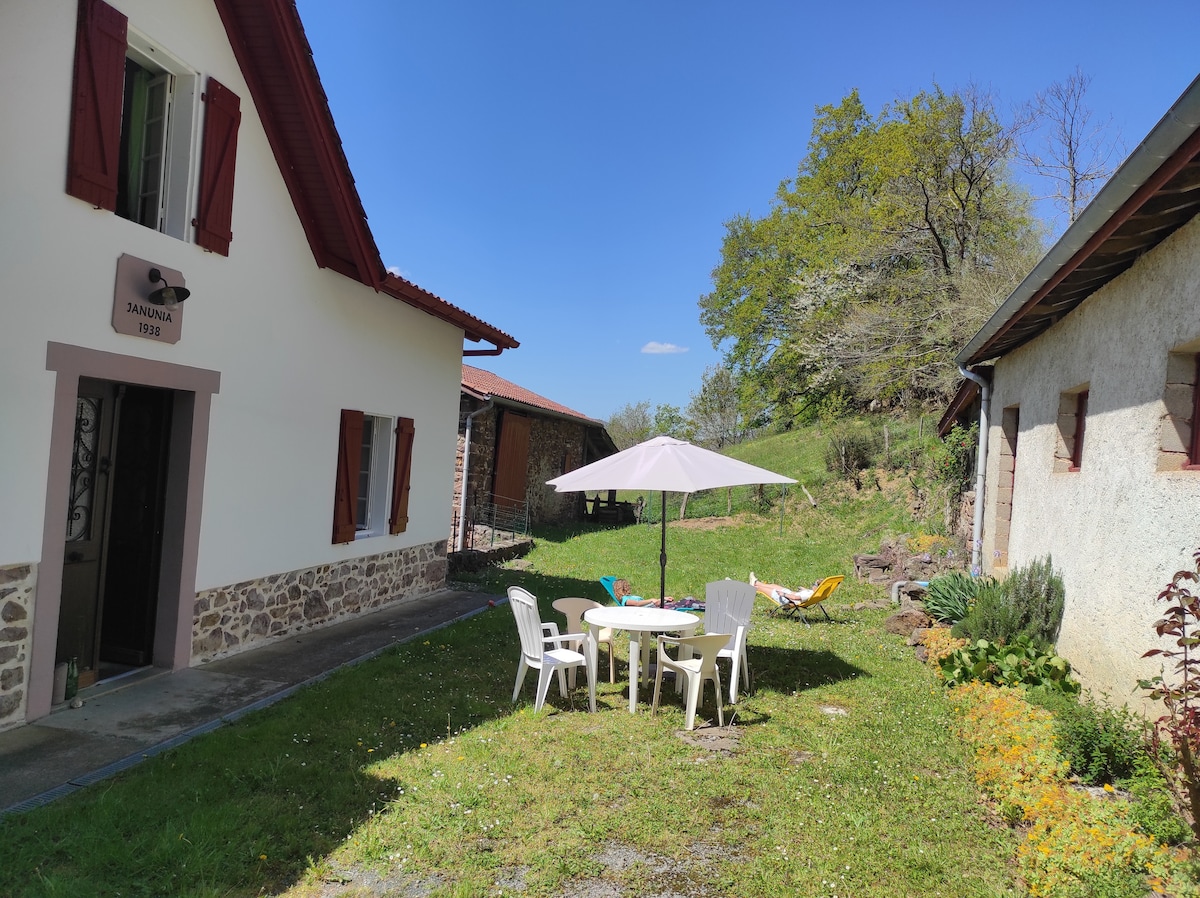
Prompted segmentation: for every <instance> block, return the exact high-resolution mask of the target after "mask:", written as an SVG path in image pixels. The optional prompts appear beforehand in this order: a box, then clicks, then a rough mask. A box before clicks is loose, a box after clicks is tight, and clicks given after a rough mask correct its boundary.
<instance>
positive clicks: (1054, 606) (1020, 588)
mask: <svg viewBox="0 0 1200 898" xmlns="http://www.w3.org/2000/svg"><path fill="white" fill-rule="evenodd" d="M1004 588H1005V592H1006V593H1007V595H1008V601H1009V604H1011V605H1012V606H1013V608H1015V609H1016V610H1017V614H1018V616H1019V618H1020V619H1021V622H1022V623H1021V632H1022V633H1024V634H1025V635H1026V636H1028V637H1029V638H1030V639H1032V640H1033V641H1034V642H1036V643H1037V644H1038V645H1042V646H1051V645H1054V641H1055V640H1056V639H1057V638H1058V629H1059V627H1060V626H1061V625H1062V616H1063V603H1064V601H1065V595H1066V594H1065V591H1064V590H1063V583H1062V577H1060V576H1059V575H1058V574H1056V573H1055V572H1054V565H1053V563H1052V562H1051V560H1050V556H1049V555H1047V556H1046V557H1045V558H1044V559H1042V558H1037V559H1034V560H1033V561H1031V562H1029V564H1027V565H1024V566H1023V567H1019V568H1017V569H1016V570H1015V571H1013V572H1012V573H1011V574H1009V575H1008V578H1007V579H1006V580H1005V581H1004Z"/></svg>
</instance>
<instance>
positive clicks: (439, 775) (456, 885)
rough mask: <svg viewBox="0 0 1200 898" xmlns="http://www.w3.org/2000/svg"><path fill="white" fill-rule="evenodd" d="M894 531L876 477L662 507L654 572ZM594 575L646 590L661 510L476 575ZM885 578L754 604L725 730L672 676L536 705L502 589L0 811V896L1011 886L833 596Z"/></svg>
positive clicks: (942, 712) (592, 584)
mask: <svg viewBox="0 0 1200 898" xmlns="http://www.w3.org/2000/svg"><path fill="white" fill-rule="evenodd" d="M905 523H906V522H905V521H904V518H903V515H902V514H899V513H898V512H897V511H896V510H895V506H894V504H893V503H891V502H889V501H888V500H887V498H886V497H885V496H884V494H883V493H879V492H877V491H876V492H864V494H862V495H861V496H860V497H859V498H858V500H857V501H854V502H849V503H840V504H837V505H834V504H832V503H828V504H827V503H826V502H825V501H824V499H822V505H821V506H820V507H818V508H816V509H813V508H812V507H811V506H808V505H807V503H803V505H799V506H797V508H796V510H795V511H794V512H793V513H789V514H788V515H787V518H786V521H785V524H784V526H782V527H781V524H780V520H779V518H778V517H776V516H774V515H772V516H769V517H764V518H755V517H749V518H745V519H743V520H741V521H740V523H739V524H738V526H712V525H711V523H704V524H700V523H694V522H686V523H685V524H678V523H674V524H672V525H671V526H670V527H669V534H668V553H669V557H670V561H669V565H668V581H667V586H668V591H670V592H672V593H675V594H679V595H682V594H687V593H691V594H696V595H702V594H703V587H704V583H705V582H706V581H707V580H711V579H720V578H723V577H726V576H729V577H736V578H739V579H741V578H744V577H745V576H746V575H747V573H748V570H749V568H751V567H754V568H755V570H756V572H757V573H758V574H759V575H760V576H762V577H771V578H778V579H780V580H783V581H785V582H794V583H804V582H811V581H812V580H814V579H816V578H817V577H818V576H822V575H825V574H832V573H844V574H851V573H852V565H851V560H850V559H851V556H852V554H853V553H854V552H855V551H865V550H870V549H873V548H876V547H877V546H878V542H879V539H880V537H881V536H883V535H885V534H888V533H893V532H896V531H897V529H899V528H903V527H904V525H905ZM606 573H615V574H621V575H623V576H626V577H629V578H630V579H631V580H633V582H634V585H635V586H636V587H639V588H640V589H642V590H643V591H644V592H646V593H647V594H651V593H653V592H654V591H655V590H656V589H657V581H658V528H657V527H656V526H636V527H626V528H622V529H615V530H579V531H577V532H566V531H561V532H550V533H544V534H541V535H539V537H538V539H537V545H536V548H535V549H534V551H533V552H532V554H530V555H529V556H528V557H527V558H525V559H521V560H519V561H517V562H510V563H509V564H508V565H507V566H506V567H504V568H496V569H490V570H488V571H486V572H484V573H482V574H480V575H478V576H476V577H475V578H474V581H473V583H472V584H471V585H473V586H474V587H475V588H478V589H482V590H485V591H491V592H495V593H497V594H501V593H502V592H503V588H504V587H506V586H508V585H512V584H521V585H524V586H526V587H527V588H529V589H531V591H533V592H534V593H535V594H537V595H538V596H539V598H540V599H541V601H542V604H543V611H544V616H545V618H546V619H550V618H551V617H552V615H553V612H551V611H550V609H549V604H550V602H551V601H552V600H553V599H554V598H557V597H559V596H563V595H584V596H593V597H596V598H599V597H601V596H602V592H601V587H600V586H599V583H598V582H597V578H598V577H599V576H601V575H602V574H606ZM882 594H883V591H882V590H881V589H878V588H870V587H867V586H864V585H862V584H857V583H855V582H853V578H852V577H851V578H848V580H847V582H846V583H845V584H844V587H843V589H841V590H839V592H838V593H837V594H835V596H834V599H833V600H832V607H831V610H832V611H833V613H834V617H835V619H836V620H835V622H833V623H828V622H824V621H821V622H814V624H813V626H812V627H805V626H804V625H803V624H801V623H799V622H795V621H780V620H776V619H773V618H769V617H768V616H767V614H766V612H767V603H766V601H765V600H761V601H760V605H759V607H758V608H757V609H756V611H755V621H754V624H755V626H754V629H753V631H752V633H751V637H750V664H751V668H752V675H753V682H754V687H755V689H754V693H753V694H752V695H751V696H748V697H745V698H743V700H742V701H741V702H740V703H739V704H738V705H737V706H736V707H728V708H727V709H726V711H727V720H728V718H729V717H732V727H731V731H730V733H729V734H728V739H727V740H725V741H713V740H711V739H710V740H705V739H698V740H697V739H692V740H689V739H688V738H686V737H684V736H683V735H682V734H681V733H680V727H681V726H682V723H683V710H682V707H681V704H680V702H679V701H678V699H677V698H675V697H674V696H673V695H672V696H671V698H670V700H669V701H668V703H667V705H666V707H665V709H664V710H663V711H661V712H660V714H659V715H658V716H656V717H652V716H650V714H649V713H646V708H645V706H643V709H642V711H641V712H640V713H638V714H637V715H630V714H628V713H627V711H626V710H625V707H626V699H625V698H624V695H623V689H624V687H623V685H622V684H621V683H618V684H616V685H610V684H608V683H603V684H602V685H601V687H600V694H599V711H598V713H596V714H594V715H593V714H589V713H587V712H586V710H585V709H586V692H585V690H584V688H583V686H582V680H581V685H580V687H579V688H578V689H577V690H576V692H575V694H574V695H573V696H571V697H570V699H569V700H564V699H561V698H559V697H558V695H557V692H556V690H552V692H551V700H550V702H549V704H548V705H547V708H546V709H544V710H543V711H542V712H540V713H536V714H535V713H533V712H532V710H531V704H530V702H531V700H532V690H533V677H532V676H531V677H529V678H528V682H527V686H526V689H525V692H524V697H523V700H522V702H521V703H520V704H518V705H516V706H514V705H513V704H512V703H511V701H510V697H511V691H512V680H513V677H514V675H515V671H516V663H517V654H518V649H517V638H516V632H515V627H514V625H513V620H512V614H511V612H510V611H509V609H508V608H507V607H506V606H505V605H503V604H500V605H498V606H497V607H496V608H495V609H491V610H489V611H487V612H486V613H484V614H482V615H478V616H476V617H474V618H472V619H470V620H467V621H464V622H461V623H459V624H457V625H454V626H452V627H449V628H446V629H443V630H439V631H437V632H436V633H434V634H431V635H430V636H428V637H421V638H418V639H417V640H415V641H413V642H410V643H408V644H406V645H405V646H403V647H401V648H399V649H398V650H396V651H393V652H391V653H388V654H386V655H384V656H381V657H379V658H377V659H375V660H372V661H370V662H367V663H365V664H363V665H360V666H358V667H356V668H353V669H350V670H346V671H343V672H341V673H339V674H337V675H335V676H333V677H331V678H330V679H328V680H327V681H325V682H323V683H321V684H319V685H317V686H314V687H312V688H310V689H308V690H306V691H304V692H302V693H300V694H298V695H296V696H294V697H293V698H290V699H288V700H286V701H285V702H282V703H280V704H278V705H276V706H273V707H272V708H269V709H267V710H265V711H262V712H259V713H256V714H253V715H249V716H247V717H246V718H243V719H242V720H240V721H238V722H237V723H236V724H234V725H231V726H228V727H224V728H222V729H220V730H217V731H215V732H213V733H211V734H208V735H206V736H204V737H201V738H198V739H196V740H194V741H192V742H190V743H188V744H186V745H184V746H182V747H180V748H179V749H176V750H173V751H171V752H169V753H166V754H164V755H162V756H160V757H156V758H153V759H151V760H149V761H147V762H145V763H143V764H141V765H139V766H138V767H136V768H133V769H132V770H130V771H127V772H126V773H124V774H122V775H121V776H119V777H117V778H114V779H111V780H107V781H104V782H101V783H99V784H97V785H95V786H92V787H90V788H87V789H84V790H81V791H80V792H78V793H76V794H74V795H71V796H69V797H67V798H65V799H62V800H59V801H57V802H55V803H54V804H51V805H49V806H47V807H44V808H41V809H38V810H35V811H33V812H30V813H27V814H24V815H21V816H12V817H8V818H5V819H3V820H0V839H2V840H3V844H4V846H5V852H4V863H3V864H0V895H21V896H24V895H30V896H51V895H54V896H80V895H100V894H104V895H118V894H119V895H123V896H129V895H134V896H159V895H180V896H249V895H263V894H266V895H279V894H287V895H290V896H294V898H301V896H304V898H311V896H333V895H346V896H349V895H354V896H367V895H387V894H394V895H410V894H412V895H430V896H477V895H501V894H504V895H517V894H525V895H563V894H579V895H619V894H628V895H654V894H662V895H668V894H674V895H696V896H711V895H741V896H757V895H762V896H777V895H781V894H798V895H805V896H819V895H839V896H843V898H844V896H852V895H859V896H865V895H871V896H883V898H887V896H915V895H922V896H923V895H946V896H984V895H1008V894H1020V890H1019V888H1018V887H1017V886H1015V885H1014V883H1013V881H1012V874H1011V860H1012V857H1013V853H1014V849H1015V844H1016V843H1015V838H1016V837H1015V836H1014V835H1013V834H1012V833H1011V832H1010V830H1008V829H1007V828H1005V827H998V826H996V825H995V823H994V822H993V821H991V820H989V817H988V814H987V811H986V808H985V806H984V805H983V804H982V802H981V800H980V796H979V793H978V790H977V788H976V787H975V785H974V782H973V779H972V776H971V773H970V771H969V769H968V764H967V759H966V754H965V750H964V749H963V747H962V746H961V745H960V744H959V742H958V741H957V740H956V739H955V738H954V737H953V736H952V735H951V732H952V718H951V711H950V707H949V701H948V698H947V696H946V694H945V691H944V689H943V688H942V687H941V686H940V685H939V684H938V682H937V681H936V680H935V678H934V676H933V674H932V673H931V671H929V670H928V669H927V668H926V667H924V666H923V665H921V664H919V663H917V662H916V661H915V660H914V658H913V655H912V650H911V649H910V648H909V647H907V646H906V645H904V641H903V639H902V638H900V637H897V636H893V635H890V634H887V633H886V632H884V630H883V629H882V626H881V625H882V621H883V619H884V617H885V616H886V611H885V610H857V611H856V610H853V609H852V608H851V607H850V603H852V602H855V601H860V600H864V599H868V598H879V597H881V596H882ZM620 648H621V650H622V652H623V651H624V650H625V649H626V648H627V646H622V647H620ZM602 667H603V665H602ZM620 674H621V670H619V671H618V678H620ZM710 696H711V693H710ZM701 716H702V717H710V718H711V717H712V716H714V715H713V711H712V704H711V698H710V701H709V702H708V703H707V704H706V706H705V708H704V710H703V711H702V712H701ZM703 732H704V731H701V733H703ZM710 732H711V731H710ZM589 889H590V890H591V891H589Z"/></svg>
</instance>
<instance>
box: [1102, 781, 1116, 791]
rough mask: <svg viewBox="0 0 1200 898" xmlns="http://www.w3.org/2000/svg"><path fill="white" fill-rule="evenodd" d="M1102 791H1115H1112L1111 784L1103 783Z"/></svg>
mask: <svg viewBox="0 0 1200 898" xmlns="http://www.w3.org/2000/svg"><path fill="white" fill-rule="evenodd" d="M1104 791H1105V792H1113V791H1115V790H1114V789H1113V787H1112V783H1105V784H1104Z"/></svg>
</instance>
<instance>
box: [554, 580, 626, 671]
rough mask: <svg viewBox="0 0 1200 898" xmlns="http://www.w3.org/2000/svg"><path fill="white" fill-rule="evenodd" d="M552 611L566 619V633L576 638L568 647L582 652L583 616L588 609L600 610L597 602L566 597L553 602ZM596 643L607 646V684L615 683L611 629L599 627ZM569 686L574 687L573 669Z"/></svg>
mask: <svg viewBox="0 0 1200 898" xmlns="http://www.w3.org/2000/svg"><path fill="white" fill-rule="evenodd" d="M553 605H554V610H555V611H557V612H559V613H560V614H562V615H563V616H564V617H565V618H566V619H567V633H568V634H569V635H573V636H576V637H577V638H576V639H575V640H574V641H573V642H571V643H570V647H571V648H573V649H574V650H575V651H577V652H581V651H583V648H582V647H583V634H584V633H585V632H586V631H587V625H586V624H584V623H583V614H584V612H585V611H587V610H588V609H589V608H602V607H604V606H602V605H601V604H600V603H599V602H595V601H592V600H591V599H579V598H574V597H568V598H565V599H555V600H554V603H553ZM596 642H597V643H598V644H599V645H604V644H605V643H607V644H608V682H610V683H615V682H617V659H616V658H615V657H614V656H613V631H612V627H601V628H600V635H599V636H598V637H597V639H596ZM570 677H571V685H572V686H574V685H575V669H574V668H572V669H571V673H570Z"/></svg>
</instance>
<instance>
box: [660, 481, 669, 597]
mask: <svg viewBox="0 0 1200 898" xmlns="http://www.w3.org/2000/svg"><path fill="white" fill-rule="evenodd" d="M658 567H659V580H658V607H659V608H665V607H666V606H667V491H666V490H663V491H662V549H661V550H660V552H659V554H658Z"/></svg>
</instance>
